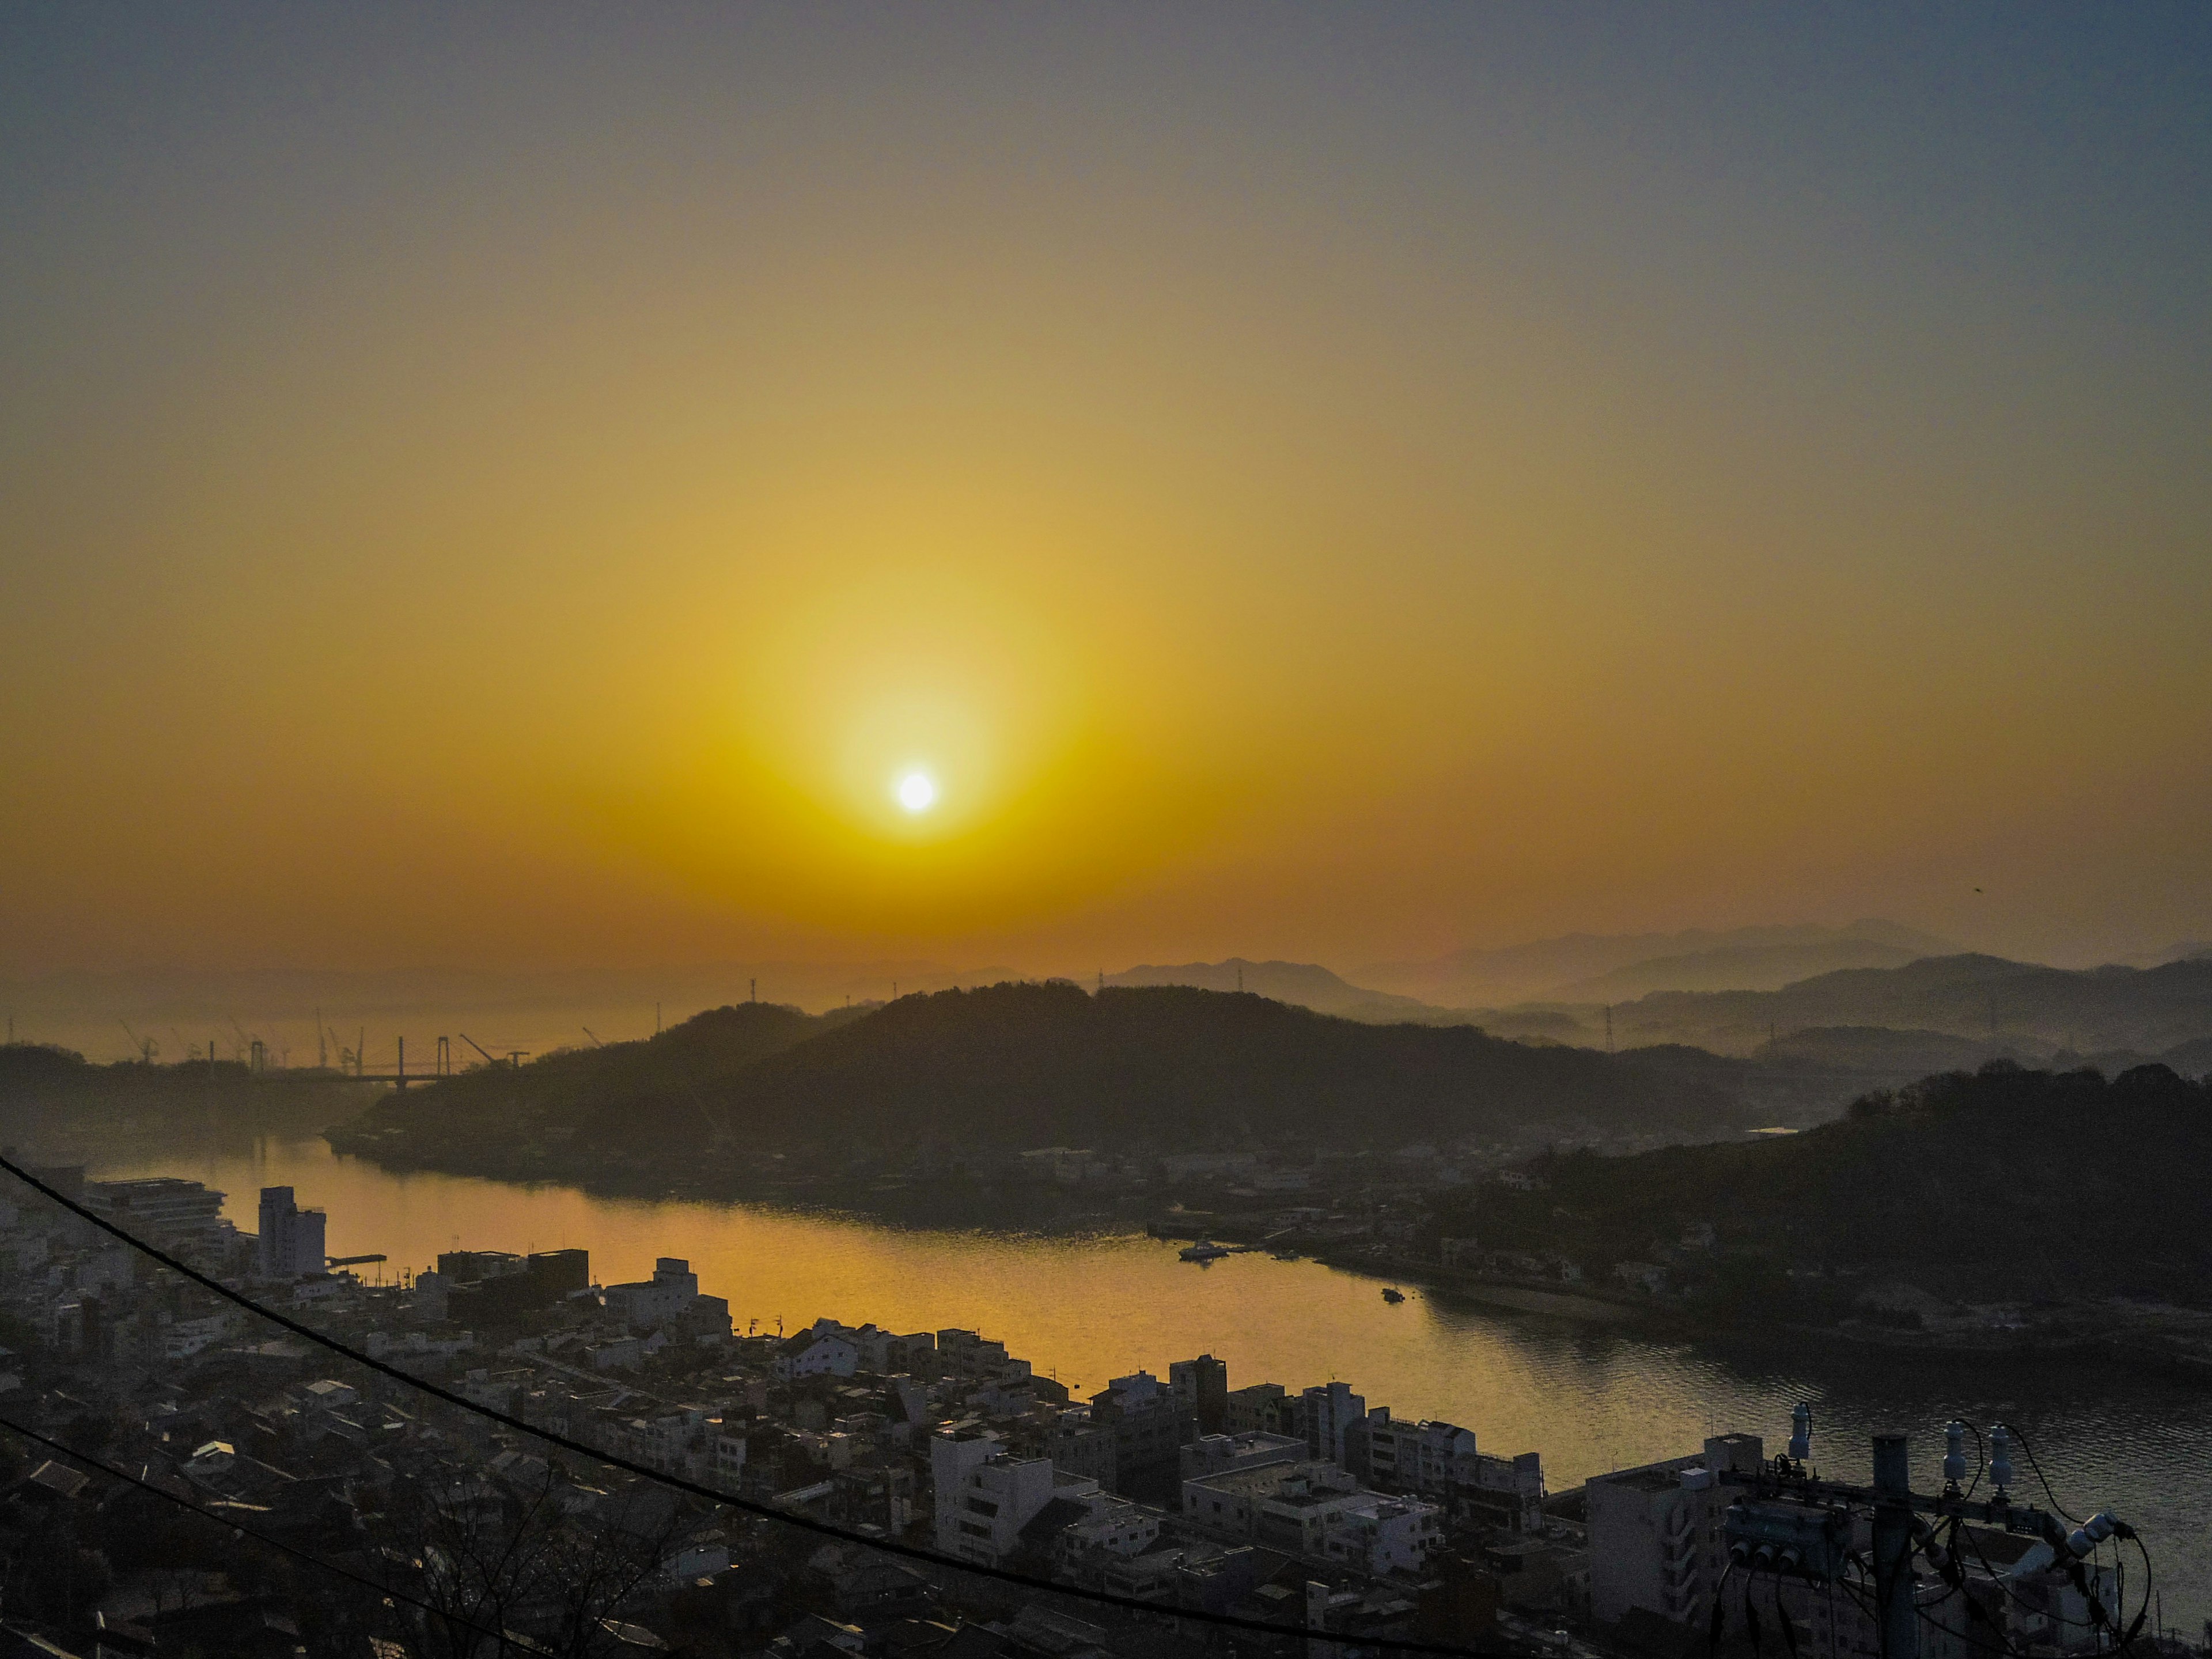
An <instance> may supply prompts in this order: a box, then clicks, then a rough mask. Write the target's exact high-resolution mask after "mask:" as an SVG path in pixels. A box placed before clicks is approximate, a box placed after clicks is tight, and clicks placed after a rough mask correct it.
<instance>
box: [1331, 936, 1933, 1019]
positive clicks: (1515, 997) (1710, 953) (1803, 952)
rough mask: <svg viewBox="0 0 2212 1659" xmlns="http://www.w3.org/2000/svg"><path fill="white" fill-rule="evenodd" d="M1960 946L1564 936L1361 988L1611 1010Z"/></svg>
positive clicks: (1371, 973)
mask: <svg viewBox="0 0 2212 1659" xmlns="http://www.w3.org/2000/svg"><path fill="white" fill-rule="evenodd" d="M1957 949H1958V946H1956V945H1953V944H1951V943H1949V942H1948V940H1944V939H1937V938H1936V937H1935V936H1934V935H1932V934H1929V933H1919V932H1917V931H1915V930H1914V929H1912V928H1910V927H1900V926H1899V925H1898V924H1897V923H1895V922H1893V921H1855V922H1852V923H1851V924H1850V926H1848V927H1821V926H1819V925H1817V924H1814V923H1802V924H1796V925H1790V926H1781V927H1737V928H1733V929H1729V930H1728V931H1726V932H1711V931H1708V930H1706V929H1705V928H1691V929H1689V930H1687V931H1686V932H1683V933H1613V934H1600V933H1570V934H1567V935H1565V937H1563V938H1559V939H1538V940H1535V941H1534V942H1532V943H1530V944H1527V945H1510V946H1508V947H1507V948H1505V949H1504V950H1496V951H1472V950H1471V951H1455V952H1453V953H1452V954H1451V955H1449V956H1446V957H1437V958H1435V959H1434V960H1431V961H1428V962H1396V963H1376V964H1374V965H1373V966H1371V967H1367V968H1363V969H1359V970H1358V975H1357V977H1358V979H1359V980H1361V981H1364V982H1365V983H1367V984H1370V985H1374V986H1377V987H1381V988H1382V989H1383V990H1385V991H1389V992H1391V993H1394V994H1397V995H1400V996H1406V997H1413V998H1418V999H1419V1000H1422V1001H1425V1002H1429V1003H1432V1004H1439V1005H1442V1006H1448V1007H1460V1008H1470V1007H1497V1006H1501V1005H1506V1004H1512V1003H1520V1002H1617V1001H1623V1000H1629V999H1632V998H1634V997H1638V996H1642V995H1645V994H1649V993H1650V992H1652V991H1659V990H1684V991H1692V990H1695V991H1704V990H1772V989H1775V988H1777V987H1781V986H1784V985H1787V984H1789V983H1790V982H1791V981H1794V980H1800V979H1807V978H1810V977H1811V976H1812V975H1815V974H1823V973H1827V972H1829V971H1831V970H1832V969H1838V968H1893V967H1900V966H1902V965H1904V964H1905V963H1908V962H1911V961H1913V960H1914V959H1916V958H1917V957H1927V956H1942V955H1948V954H1950V953H1952V952H1954V951H1956V950H1957Z"/></svg>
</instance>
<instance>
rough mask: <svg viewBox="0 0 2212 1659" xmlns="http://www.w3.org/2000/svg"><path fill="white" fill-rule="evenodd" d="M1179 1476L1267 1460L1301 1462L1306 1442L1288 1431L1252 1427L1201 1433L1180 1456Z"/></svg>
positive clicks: (1217, 1471) (1262, 1464)
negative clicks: (1268, 1431) (1276, 1431)
mask: <svg viewBox="0 0 2212 1659" xmlns="http://www.w3.org/2000/svg"><path fill="white" fill-rule="evenodd" d="M1178 1461H1179V1462H1180V1463H1181V1465H1182V1478H1183V1479H1184V1480H1197V1479H1199V1478H1200V1476H1201V1475H1208V1474H1227V1473H1228V1472H1229V1471H1230V1470H1231V1469H1256V1468H1264V1467H1266V1466H1267V1464H1270V1463H1303V1462H1305V1461H1306V1443H1305V1442H1304V1441H1303V1440H1294V1439H1292V1438H1291V1437H1290V1436H1289V1435H1287V1434H1268V1433H1267V1432H1265V1431H1261V1430H1258V1429H1253V1430H1249V1431H1246V1432H1245V1433H1243V1434H1208V1435H1201V1436H1200V1437H1199V1438H1197V1439H1196V1440H1194V1441H1191V1442H1190V1443H1188V1444H1187V1445H1185V1446H1184V1447H1183V1448H1182V1452H1181V1453H1180V1455H1179V1459H1178Z"/></svg>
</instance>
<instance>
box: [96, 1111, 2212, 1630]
mask: <svg viewBox="0 0 2212 1659" xmlns="http://www.w3.org/2000/svg"><path fill="white" fill-rule="evenodd" d="M93 1173H94V1174H95V1175H98V1176H104V1177H114V1176H135V1175H154V1174H167V1175H179V1176H189V1177H191V1178H192V1179H196V1180H201V1181H204V1182H207V1183H208V1184H210V1186H214V1187H218V1188H222V1190H224V1191H225V1192H226V1193H228V1195H229V1200H228V1213H229V1214H230V1215H231V1217H232V1218H234V1220H236V1221H237V1222H238V1223H239V1224H240V1225H241V1226H243V1227H246V1228H247V1229H249V1230H250V1229H252V1226H253V1225H255V1205H256V1197H257V1194H258V1189H259V1188H261V1187H263V1186H264V1185H284V1186H291V1187H293V1188H296V1189H297V1191H298V1194H299V1199H300V1201H301V1203H302V1204H312V1205H319V1206H323V1207H324V1208H325V1209H326V1210H327V1211H328V1212H329V1216H330V1226H329V1238H328V1245H329V1249H330V1250H331V1253H332V1254H333V1255H362V1254H368V1253H373V1252H381V1253H383V1254H385V1255H388V1256H389V1257H390V1258H391V1261H390V1262H389V1263H388V1264H387V1265H386V1269H385V1270H384V1271H386V1272H387V1273H391V1272H396V1271H398V1270H400V1269H402V1268H408V1269H416V1268H421V1267H427V1266H428V1265H430V1263H431V1261H433V1259H434V1258H435V1255H436V1254H437V1253H438V1252H439V1251H440V1250H443V1249H453V1248H454V1247H456V1246H457V1245H459V1246H464V1247H470V1248H477V1249H513V1250H525V1249H554V1248H556V1247H563V1246H580V1247H582V1248H585V1249H589V1250H590V1251H591V1253H592V1273H593V1276H594V1278H595V1279H599V1280H600V1281H601V1282H612V1281H615V1280H618V1279H634V1278H637V1277H641V1276H643V1275H645V1274H647V1273H650V1271H651V1268H652V1266H653V1259H654V1258H655V1257H656V1256H659V1255H681V1256H685V1257H688V1258H689V1259H690V1262H691V1264H692V1267H694V1269H696V1272H697V1273H698V1274H699V1277H700V1280H701V1283H702V1286H703V1287H704V1288H705V1289H708V1290H709V1291H713V1292H714V1293H715V1294H717V1295H721V1296H726V1297H728V1298H729V1301H730V1304H731V1310H732V1314H733V1315H734V1316H735V1317H736V1319H737V1322H738V1328H739V1329H740V1330H743V1329H744V1328H747V1326H748V1325H750V1323H751V1322H754V1321H756V1320H757V1321H758V1322H760V1328H762V1329H764V1330H772V1329H774V1328H775V1327H776V1322H777V1321H778V1320H781V1321H782V1322H783V1323H784V1326H785V1328H795V1327H796V1326H799V1325H803V1324H805V1323H808V1322H811V1321H812V1320H813V1319H815V1318H816V1317H817V1316H823V1315H829V1316H836V1317H838V1318H841V1319H844V1320H848V1321H851V1322H860V1321H863V1320H874V1321H876V1322H878V1323H880V1324H883V1325H885V1326H887V1327H890V1328H893V1329H896V1330H911V1329H921V1328H941V1327H945V1326H951V1325H958V1326H965V1327H969V1328H977V1329H981V1330H982V1331H984V1332H985V1333H987V1334H989V1335H992V1336H995V1337H999V1338H1000V1339H1002V1340H1005V1341H1006V1344H1007V1345H1008V1346H1009V1348H1010V1349H1011V1350H1012V1352H1015V1353H1017V1354H1018V1355H1020V1356H1022V1357H1023V1358H1027V1359H1030V1361H1032V1362H1033V1363H1034V1364H1036V1367H1037V1368H1038V1370H1041V1371H1046V1372H1050V1373H1053V1374H1054V1375H1056V1376H1058V1377H1059V1378H1060V1380H1061V1381H1063V1382H1066V1383H1069V1384H1070V1385H1071V1386H1072V1387H1074V1388H1076V1389H1079V1390H1083V1391H1086V1392H1087V1391H1091V1390H1095V1389H1099V1388H1102V1387H1103V1386H1104V1385H1105V1383H1106V1382H1107V1381H1108V1380H1109V1378H1110V1377H1112V1376H1116V1375H1120V1374H1122V1373H1126V1372H1127V1371H1131V1370H1136V1369H1137V1368H1139V1366H1144V1367H1148V1368H1150V1369H1152V1370H1155V1371H1160V1372H1164V1370H1165V1368H1166V1366H1167V1364H1168V1363H1169V1362H1170V1360H1173V1359H1178V1358H1188V1357H1189V1356H1191V1355H1193V1354H1196V1353H1199V1352H1206V1351H1210V1352H1212V1353H1214V1354H1216V1355H1218V1356H1219V1357H1220V1358H1224V1359H1225V1360H1226V1361H1227V1362H1228V1364H1229V1367H1230V1381H1231V1386H1242V1385H1243V1384H1245V1383H1254V1382H1259V1381H1263V1380H1270V1379H1272V1380H1273V1381H1275V1382H1279V1383H1284V1384H1285V1385H1286V1386H1289V1387H1291V1388H1293V1389H1295V1388H1298V1387H1302V1386H1304V1385H1306V1384H1308V1383H1316V1382H1323V1381H1327V1380H1328V1379H1330V1378H1331V1377H1341V1378H1343V1379H1345V1380H1346V1381H1347V1382H1349V1383H1352V1385H1353V1387H1354V1388H1356V1389H1358V1390H1359V1391H1360V1392H1362V1393H1363V1394H1364V1395H1365V1396H1366V1398H1367V1400H1368V1401H1369V1403H1370V1405H1389V1407H1391V1408H1392V1410H1393V1411H1394V1412H1395V1413H1398V1414H1400V1415H1413V1416H1421V1417H1439V1418H1445V1419H1450V1420H1452V1421H1454V1422H1457V1423H1460V1424H1463V1425H1467V1426H1468V1427H1471V1428H1473V1429H1474V1431H1476V1433H1477V1435H1478V1437H1480V1442H1481V1443H1482V1446H1483V1448H1484V1449H1486V1450H1487V1451H1492V1452H1497V1453H1506V1454H1510V1453H1515V1452H1520V1451H1526V1450H1537V1451H1541V1453H1542V1454H1543V1456H1544V1463H1545V1469H1546V1473H1547V1477H1548V1479H1549V1480H1550V1483H1551V1485H1552V1486H1553V1489H1554V1490H1559V1489H1560V1488H1563V1487H1565V1486H1571V1485H1573V1484H1575V1483H1577V1482H1578V1481H1580V1480H1583V1479H1584V1478H1585V1477H1587V1476H1589V1475H1590V1474H1598V1473H1603V1472H1604V1471H1606V1470H1607V1469H1610V1468H1619V1467H1621V1466H1624V1465H1627V1464H1632V1463H1637V1462H1645V1461H1649V1460H1650V1459H1653V1458H1657V1457H1662V1456H1671V1455H1677V1454H1679V1453H1681V1452H1684V1451H1689V1450H1693V1449H1695V1448H1696V1446H1697V1444H1698V1443H1699V1441H1700V1440H1701V1439H1702V1438H1703V1437H1705V1435H1706V1434H1708V1433H1710V1432H1716V1431H1723V1430H1729V1429H1741V1430H1747V1431H1753V1432H1757V1433H1761V1434H1764V1435H1765V1437H1766V1438H1767V1440H1768V1443H1769V1446H1770V1449H1778V1446H1779V1443H1780V1442H1781V1441H1782V1440H1783V1439H1784V1437H1786V1435H1787V1432H1788V1427H1787V1425H1788V1420H1789V1412H1790V1406H1791V1404H1792V1403H1794V1402H1795V1401H1797V1400H1799V1399H1801V1398H1802V1399H1808V1400H1810V1401H1813V1402H1814V1409H1815V1411H1816V1413H1817V1414H1818V1417H1819V1422H1820V1427H1819V1434H1818V1445H1817V1449H1816V1461H1817V1462H1819V1463H1820V1465H1821V1466H1822V1467H1823V1468H1824V1469H1826V1471H1827V1472H1829V1473H1832V1474H1841V1475H1845V1476H1855V1477H1860V1478H1863V1477H1864V1476H1865V1474H1867V1443H1868V1436H1869V1434H1870V1433H1871V1432H1872V1431H1874V1430H1875V1429H1876V1428H1881V1427H1891V1426H1896V1427H1901V1428H1904V1429H1906V1430H1907V1431H1910V1432H1911V1433H1912V1434H1913V1435H1914V1437H1915V1442H1914V1445H1915V1453H1916V1464H1917V1469H1916V1474H1917V1479H1918V1480H1919V1481H1920V1482H1922V1483H1923V1485H1925V1486H1933V1485H1934V1484H1935V1483H1936V1480H1937V1479H1938V1476H1937V1474H1936V1463H1937V1461H1938V1459H1939V1458H1940V1456H1941V1451H1942V1437H1941V1434H1940V1425H1942V1422H1943V1421H1944V1420H1945V1419H1948V1418H1949V1417H1952V1416H1954V1415H1956V1416H1964V1417H1966V1418H1967V1419H1969V1420H1972V1421H1975V1422H1978V1423H1982V1424H1987V1423H1990V1422H1992V1421H1996V1420H1999V1419H2003V1420H2008V1421H2010V1422H2012V1423H2014V1424H2015V1425H2017V1426H2019V1427H2020V1428H2021V1429H2023V1430H2025V1431H2026V1433H2027V1436H2028V1437H2029V1438H2030V1442H2031V1443H2032V1444H2033V1446H2034V1448H2035V1450H2036V1452H2037V1454H2038V1455H2039V1456H2040V1458H2041V1459H2042V1462H2043V1465H2044V1468H2045V1473H2046V1474H2048V1475H2049V1476H2050V1478H2051V1481H2052V1483H2053V1485H2054V1486H2056V1488H2057V1493H2058V1497H2059V1498H2060V1500H2061V1501H2062V1502H2064V1503H2065V1504H2067V1505H2068V1506H2069V1508H2072V1509H2074V1510H2076V1512H2081V1511H2082V1510H2084V1509H2085V1508H2086V1507H2107V1506H2109V1507H2111V1508H2113V1509H2115V1510H2118V1512H2120V1513H2121V1514H2122V1515H2124V1516H2126V1517H2127V1518H2129V1519H2130V1520H2131V1521H2132V1522H2135V1523H2136V1525H2137V1526H2138V1527H2140V1528H2142V1531H2143V1533H2144V1534H2145V1536H2146V1537H2147V1539H2148V1541H2150V1543H2151V1546H2152V1548H2153V1550H2154V1553H2155V1555H2156V1558H2157V1561H2158V1565H2159V1582H2160V1584H2161V1586H2163V1588H2164V1589H2165V1615H2166V1620H2167V1622H2168V1623H2170V1624H2174V1625H2179V1626H2182V1627H2183V1628H2185V1629H2186V1630H2188V1631H2190V1632H2195V1631H2196V1629H2197V1621H2198V1620H2203V1619H2204V1618H2206V1617H2207V1616H2212V1593H2208V1592H2209V1591H2212V1536H2208V1531H2207V1528H2206V1526H2205V1522H2204V1516H2205V1515H2206V1512H2207V1509H2208V1507H2212V1422H2208V1417H2212V1413H2207V1411H2206V1410H2205V1407H2206V1404H2207V1401H2206V1396H2205V1395H2203V1393H2202V1392H2201V1391H2200V1390H2197V1389H2191V1388H2188V1387H2186V1386H2183V1385H2178V1384H2173V1383H2166V1382H2164V1381H2161V1380H2157V1379H2142V1378H2135V1377H2130V1376H2125V1375H2123V1374H2117V1373H2113V1372H2111V1371H2109V1370H2106V1369H2102V1368H2097V1367H2087V1366H2081V1367H2076V1366H2066V1367H2063V1368H2062V1367H2056V1366H2051V1367H2037V1368H2035V1369H2033V1370H2030V1371H2023V1370H2021V1369H2020V1368H2019V1367H2018V1366H2016V1365H2015V1364H2011V1363H2008V1362H1998V1361H1984V1360H1971V1359H1965V1358H1960V1357H1957V1356H1940V1355H1926V1356H1922V1355H1901V1354H1897V1353H1890V1352H1881V1353H1868V1352H1838V1351H1834V1350H1829V1351H1826V1352H1817V1353H1815V1352H1793V1351H1792V1350H1791V1349H1790V1347H1789V1346H1787V1345H1782V1346H1751V1345H1748V1344H1722V1343H1716V1342H1711V1341H1700V1342H1696V1343H1691V1342H1685V1341H1680V1340H1661V1339H1659V1338H1657V1337H1655V1336H1654V1335H1653V1334H1650V1333H1648V1332H1644V1331H1640V1330H1639V1329H1638V1328H1635V1327H1633V1326H1624V1325H1621V1324H1619V1323H1599V1322H1578V1321H1574V1320H1570V1319H1565V1318H1560V1317H1557V1316H1549V1315H1538V1314H1528V1313H1520V1312H1515V1311H1511V1310H1505V1309H1501V1308H1498V1307H1492V1306H1487V1305H1484V1304H1477V1303H1474V1302H1472V1301H1468V1300H1464V1299H1462V1298H1459V1297H1454V1296H1452V1295H1450V1294H1449V1293H1444V1292H1431V1291H1424V1290H1418V1289H1417V1290H1416V1291H1415V1293H1414V1294H1413V1297H1411V1299H1409V1300H1408V1301H1407V1303H1406V1304H1404V1305H1402V1306H1397V1307H1392V1306H1389V1305H1386V1304H1384V1303H1383V1300H1382V1298H1381V1297H1380V1295H1379V1294H1378V1291H1379V1285H1378V1283H1377V1281H1376V1280H1375V1279H1370V1278H1368V1277H1365V1276H1364V1275H1361V1274H1358V1273H1348V1272H1344V1271H1340V1270H1338V1269H1335V1268H1332V1267H1326V1266H1323V1265H1322V1264H1319V1263H1316V1262H1313V1261H1296V1262H1283V1261H1273V1260H1271V1259H1270V1258H1268V1257H1267V1256H1265V1255H1235V1256H1231V1257H1229V1258H1227V1259H1225V1260H1224V1261H1218V1262H1215V1263H1212V1264H1211V1265H1209V1266H1206V1267H1196V1266H1192V1265H1189V1264H1186V1263H1183V1262H1181V1261H1177V1260H1176V1247H1175V1246H1173V1245H1170V1244H1165V1243H1158V1242H1155V1241H1153V1240H1151V1239H1148V1238H1144V1237H1128V1236H1114V1237H1058V1238H1042V1237H1029V1236H1021V1235H1005V1234H994V1233H985V1232H974V1231H921V1230H905V1229H898V1228H892V1227H886V1226H883V1225H878V1224H875V1223H871V1222H866V1221H861V1220H857V1219H854V1218H846V1217H838V1216H825V1215H808V1214H792V1213H787V1212H777V1211H774V1210H769V1209H765V1208H760V1207H755V1206H730V1205H715V1204H707V1203H700V1202H692V1201H680V1200H660V1201H641V1200H618V1199H607V1198H600V1197H596V1196H592V1195H591V1194H585V1193H582V1192H580V1191H577V1190H575V1189H574V1188H563V1187H536V1188H526V1187H520V1186H512V1185H507V1184H504V1183H500V1182H488V1181H481V1180H476V1179H471V1178H468V1177H460V1176H442V1175H431V1174H410V1175H398V1174H393V1173H392V1172H390V1171H387V1170H382V1169H380V1168H379V1167H377V1166H375V1165H374V1164H367V1163H364V1162H362V1161H361V1160H359V1159H356V1158H337V1157H334V1156H333V1155H332V1154H331V1152H330V1151H329V1150H328V1148H327V1147H326V1146H324V1144H323V1143H322V1142H320V1141H319V1140H296V1141H295V1140H274V1139H271V1140H263V1141H259V1142H256V1143H253V1144H252V1145H251V1146H245V1145H240V1146H232V1147H228V1148H223V1149H222V1150H216V1151H209V1150H199V1151H194V1150H191V1149H189V1148H183V1147H172V1148H157V1147H155V1146H148V1145H146V1144H144V1143H141V1145H140V1146H138V1147H137V1148H136V1149H134V1150H132V1151H131V1152H119V1151H118V1152H112V1153H111V1154H109V1155H107V1156H96V1157H95V1159H94V1168H93ZM1409 1288H1413V1287H1410V1286H1409ZM2016 1491H2017V1492H2018V1495H2019V1496H2020V1497H2021V1499H2022V1500H2023V1501H2039V1500H2040V1496H2041V1495H2040V1492H2039V1491H2038V1490H2036V1488H2035V1486H2034V1484H2033V1476H2032V1475H2030V1474H2028V1473H2027V1469H2026V1468H2025V1464H2024V1462H2023V1470H2022V1478H2021V1482H2020V1485H2019V1486H2018V1487H2017V1488H2016ZM2131 1582H2132V1581H2131ZM2133 1595H2134V1592H2133V1590H2132V1589H2131V1590H2130V1601H2131V1602H2132V1599H2133Z"/></svg>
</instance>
